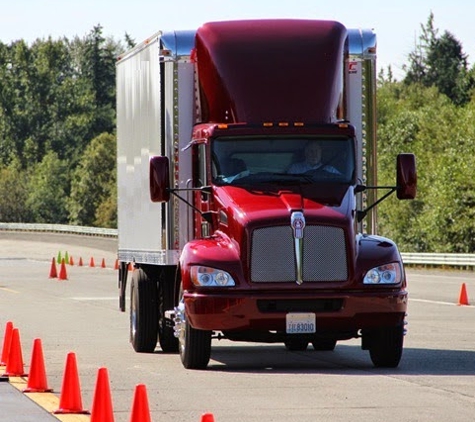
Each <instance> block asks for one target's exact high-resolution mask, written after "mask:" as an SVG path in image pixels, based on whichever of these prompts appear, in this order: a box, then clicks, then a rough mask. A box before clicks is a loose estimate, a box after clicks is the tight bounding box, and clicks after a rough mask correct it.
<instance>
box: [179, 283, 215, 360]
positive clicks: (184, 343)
mask: <svg viewBox="0 0 475 422" xmlns="http://www.w3.org/2000/svg"><path fill="white" fill-rule="evenodd" d="M182 301H183V293H182V290H181V289H180V302H182ZM181 308H182V309H184V307H183V306H181ZM181 318H182V323H181V324H180V327H181V328H180V336H179V352H180V359H181V363H182V364H183V366H184V367H185V368H186V369H205V368H206V366H208V362H209V359H210V357H211V331H204V330H197V329H195V328H193V327H192V326H191V325H190V324H189V323H188V322H187V321H186V316H185V311H183V315H182V316H181Z"/></svg>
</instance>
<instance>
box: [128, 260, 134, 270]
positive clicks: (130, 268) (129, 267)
mask: <svg viewBox="0 0 475 422" xmlns="http://www.w3.org/2000/svg"><path fill="white" fill-rule="evenodd" d="M133 269H134V267H132V263H131V262H129V266H128V267H127V270H128V271H133Z"/></svg>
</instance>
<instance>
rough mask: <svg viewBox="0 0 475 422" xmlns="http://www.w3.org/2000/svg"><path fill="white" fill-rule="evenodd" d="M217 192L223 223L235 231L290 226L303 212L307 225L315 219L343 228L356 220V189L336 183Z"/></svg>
mask: <svg viewBox="0 0 475 422" xmlns="http://www.w3.org/2000/svg"><path fill="white" fill-rule="evenodd" d="M214 193H215V199H216V200H217V202H218V203H219V204H221V206H220V207H219V210H218V212H219V220H220V223H224V226H227V227H229V228H230V229H231V230H232V229H233V226H235V225H236V224H237V225H238V226H241V227H251V226H269V225H276V224H290V215H291V213H292V212H293V211H302V212H303V213H304V216H305V218H306V220H307V222H311V221H312V220H315V221H318V222H319V223H323V224H331V225H338V226H341V225H346V224H347V223H348V222H349V220H352V217H353V213H354V209H355V196H354V190H353V187H352V186H349V185H342V184H335V183H327V184H319V185H310V184H309V185H301V186H298V187H295V188H291V189H285V190H280V189H274V188H269V189H261V188H254V189H249V188H244V187H237V186H219V187H216V188H215V192H214ZM221 229H223V228H222V227H221ZM234 234H235V235H236V234H237V233H234ZM232 237H234V236H232Z"/></svg>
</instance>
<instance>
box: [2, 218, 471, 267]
mask: <svg viewBox="0 0 475 422" xmlns="http://www.w3.org/2000/svg"><path fill="white" fill-rule="evenodd" d="M0 230H9V231H34V232H50V233H51V232H52V233H70V234H71V233H72V234H80V235H87V236H102V237H117V229H104V228H100V227H84V226H69V225H66V224H25V223H0ZM401 255H402V260H403V262H404V264H406V265H421V266H434V267H436V266H444V267H458V268H470V269H475V254H469V253H416V252H414V253H413V252H402V253H401Z"/></svg>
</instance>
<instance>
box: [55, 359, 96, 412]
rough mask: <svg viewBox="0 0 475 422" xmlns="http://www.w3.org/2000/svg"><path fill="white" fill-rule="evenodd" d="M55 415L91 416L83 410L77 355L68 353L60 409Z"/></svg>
mask: <svg viewBox="0 0 475 422" xmlns="http://www.w3.org/2000/svg"><path fill="white" fill-rule="evenodd" d="M53 413H55V414H66V413H81V414H89V412H88V411H87V410H84V409H83V408H82V398H81V387H80V384H79V375H78V368H77V363H76V355H75V354H74V353H73V352H70V353H68V356H67V358H66V367H65V369H64V375H63V384H62V387H61V394H60V396H59V408H58V410H56V411H54V412H53Z"/></svg>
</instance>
